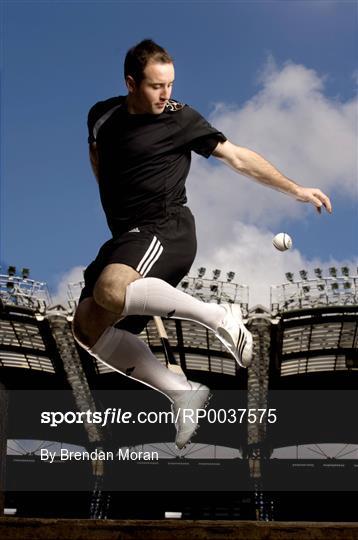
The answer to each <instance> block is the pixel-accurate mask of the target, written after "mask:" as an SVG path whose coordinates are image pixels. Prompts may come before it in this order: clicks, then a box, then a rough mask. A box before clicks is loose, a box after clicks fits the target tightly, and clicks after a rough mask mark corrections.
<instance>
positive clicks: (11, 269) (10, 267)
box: [7, 266, 16, 276]
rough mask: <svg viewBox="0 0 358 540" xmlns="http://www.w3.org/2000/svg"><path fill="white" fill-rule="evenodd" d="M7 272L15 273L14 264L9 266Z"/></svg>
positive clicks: (12, 274)
mask: <svg viewBox="0 0 358 540" xmlns="http://www.w3.org/2000/svg"><path fill="white" fill-rule="evenodd" d="M7 273H8V275H9V276H14V275H15V274H16V266H9V268H8V269H7Z"/></svg>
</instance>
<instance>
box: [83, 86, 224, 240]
mask: <svg viewBox="0 0 358 540" xmlns="http://www.w3.org/2000/svg"><path fill="white" fill-rule="evenodd" d="M88 131H89V138H88V141H89V142H90V143H91V142H94V141H96V144H97V151H98V156H99V189H100V196H101V201H102V205H103V209H104V211H105V214H106V217H107V222H108V226H109V228H110V230H111V231H112V234H113V235H117V234H120V233H121V232H124V231H127V230H129V229H131V228H133V227H135V226H137V225H140V224H144V223H151V222H154V221H156V220H158V219H161V218H163V217H164V216H165V215H166V214H167V212H168V210H170V208H172V207H173V206H176V205H182V204H185V203H186V200H187V199H186V194H185V180H186V178H187V176H188V173H189V169H190V161H191V151H192V150H193V151H194V152H196V153H198V154H200V155H202V156H205V157H209V156H210V155H211V153H212V152H213V150H214V149H215V147H216V145H217V144H218V142H219V141H221V142H224V141H226V137H225V136H224V135H223V134H222V133H221V132H220V131H217V130H216V129H215V128H214V127H212V126H211V125H210V124H209V123H208V122H207V121H206V120H205V119H204V118H203V117H202V116H201V115H200V114H199V113H198V112H197V111H195V110H194V109H192V108H191V107H189V106H188V105H183V104H181V103H179V102H177V101H175V100H169V102H168V103H167V105H166V107H165V109H164V111H163V112H162V113H161V114H158V115H156V114H130V113H129V112H128V110H127V106H126V103H125V97H124V96H119V97H114V98H110V99H108V100H106V101H101V102H99V103H96V105H94V106H93V107H92V108H91V109H90V111H89V114H88Z"/></svg>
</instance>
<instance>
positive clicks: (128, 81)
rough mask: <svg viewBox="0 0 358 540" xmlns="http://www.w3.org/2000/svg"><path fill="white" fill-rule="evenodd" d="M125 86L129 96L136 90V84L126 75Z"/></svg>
mask: <svg viewBox="0 0 358 540" xmlns="http://www.w3.org/2000/svg"><path fill="white" fill-rule="evenodd" d="M126 86H127V88H128V92H129V93H130V94H132V93H133V92H134V91H135V90H136V83H135V80H134V79H133V77H132V76H131V75H127V78H126Z"/></svg>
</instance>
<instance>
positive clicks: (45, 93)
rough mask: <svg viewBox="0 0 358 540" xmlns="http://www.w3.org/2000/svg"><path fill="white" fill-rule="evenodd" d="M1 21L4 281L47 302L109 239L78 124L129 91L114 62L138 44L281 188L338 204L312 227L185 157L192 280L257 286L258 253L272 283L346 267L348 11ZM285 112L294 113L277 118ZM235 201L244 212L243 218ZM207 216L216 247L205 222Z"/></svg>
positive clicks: (349, 232)
mask: <svg viewBox="0 0 358 540" xmlns="http://www.w3.org/2000/svg"><path fill="white" fill-rule="evenodd" d="M1 20H2V21H1V24H2V27H1V30H2V31H1V35H2V42H1V256H0V260H1V265H2V271H4V270H6V268H7V266H8V265H9V264H13V265H15V266H17V268H18V269H21V268H22V267H29V268H30V269H31V277H32V278H33V279H38V280H41V281H46V282H48V284H49V286H50V289H51V290H52V291H55V290H56V288H57V287H58V285H59V283H60V282H61V280H63V279H66V278H67V277H69V276H70V277H73V274H71V271H72V270H73V269H79V268H81V267H83V266H85V265H87V264H88V263H89V262H90V261H91V260H92V259H93V258H94V256H95V255H96V253H97V251H98V249H99V247H100V245H101V244H102V243H103V242H104V241H105V240H106V239H108V237H109V232H108V230H107V228H106V223H105V219H104V215H103V212H102V209H101V207H100V204H99V198H98V192H97V186H96V182H95V180H94V178H93V176H92V173H91V170H90V167H89V164H88V157H87V132H86V117H87V112H88V109H89V108H90V106H91V105H92V104H93V103H95V102H96V101H99V100H101V99H105V98H107V97H110V96H113V95H118V94H123V93H125V87H124V82H123V75H122V64H123V57H124V55H125V53H126V51H127V49H128V48H129V47H130V46H132V45H133V44H135V43H136V42H138V41H140V40H141V39H143V38H145V37H151V38H153V39H154V40H156V41H157V42H159V43H160V44H162V45H163V46H164V47H166V48H167V49H168V50H169V51H170V53H171V54H172V56H173V57H174V59H175V67H176V83H175V87H174V93H173V96H174V97H176V98H177V99H179V100H181V101H184V102H186V103H189V104H190V105H192V106H193V107H195V108H196V109H197V110H199V111H200V112H201V113H202V114H203V115H204V116H206V117H207V118H208V119H209V120H210V121H212V122H213V123H214V122H215V125H217V127H219V128H220V129H223V130H224V127H225V128H226V131H225V130H224V131H225V133H226V134H227V135H228V136H229V138H230V139H231V140H232V141H233V142H236V143H237V144H241V145H243V146H249V145H250V146H249V147H251V148H252V149H253V150H257V151H260V152H261V153H262V154H263V155H264V156H265V157H266V158H267V159H269V160H270V161H272V162H273V163H274V164H276V165H277V166H278V167H279V168H280V170H282V172H284V173H285V174H286V175H288V176H290V178H292V179H294V180H295V181H297V182H299V183H301V182H302V183H303V184H304V185H311V186H312V187H316V186H317V187H322V189H324V190H325V191H326V192H327V193H328V194H329V195H330V196H331V197H332V201H333V204H334V214H333V215H332V216H328V215H322V216H318V215H316V214H315V212H314V211H313V209H312V210H311V209H309V208H301V206H302V205H299V204H298V203H293V202H292V201H291V200H289V199H288V198H286V197H284V196H283V195H281V194H277V193H274V192H271V191H270V190H265V188H263V187H261V186H254V187H252V186H251V185H250V187H248V186H249V184H250V181H249V180H247V179H243V178H238V179H233V177H232V175H233V174H234V173H231V172H230V171H229V170H228V169H227V168H225V167H224V166H222V165H219V166H218V165H217V163H216V162H215V160H214V159H209V161H208V162H206V161H205V160H203V159H202V158H198V160H197V159H194V164H193V172H192V175H191V177H190V180H189V183H188V190H189V197H191V200H192V207H193V209H194V211H195V213H196V215H197V223H198V235H199V242H200V244H199V245H200V247H199V252H198V260H197V263H198V264H196V263H194V269H195V268H196V267H197V266H199V264H200V263H205V264H207V265H210V264H211V265H213V266H215V265H218V266H219V267H220V265H221V266H224V267H225V265H226V266H231V267H232V268H234V269H235V270H237V271H238V272H239V275H240V272H241V271H242V275H243V279H244V281H245V282H249V284H250V286H253V287H255V285H256V282H255V280H254V281H252V282H250V279H249V276H251V275H252V271H251V268H250V264H255V263H254V261H255V257H256V258H258V257H259V255H261V256H262V254H264V256H266V257H267V261H265V260H263V263H264V265H265V264H271V266H272V268H271V270H272V272H271V275H270V280H271V282H272V283H280V282H282V281H283V280H284V271H286V270H288V269H290V268H294V269H296V267H297V269H298V266H299V265H300V264H306V265H308V266H310V265H312V266H314V265H315V264H318V263H319V264H322V265H326V266H327V265H328V264H330V263H331V262H332V261H333V262H335V263H337V264H338V263H341V262H348V263H350V264H353V263H354V264H355V262H356V258H357V257H356V256H357V241H356V230H357V229H358V223H357V161H356V155H354V153H355V150H352V148H353V147H354V146H353V145H354V140H355V139H354V135H356V116H355V115H356V109H354V100H355V99H356V83H357V79H358V66H357V52H356V51H357V50H358V43H357V35H358V33H357V30H358V28H357V26H358V25H357V3H356V2H350V1H340V2H331V1H325V0H317V1H314V0H313V1H299V0H297V1H289V0H287V1H277V2H271V1H269V0H268V1H261V2H256V1H250V2H241V1H237V2H235V1H234V2H225V1H224V2H193V1H192V2H171V1H166V2H153V1H147V2H135V1H131V2H120V1H117V2H115V1H114V2H105V1H103V2H85V1H81V2H61V1H60V2H32V1H31V2H14V1H12V2H6V1H5V2H2V4H1ZM277 85H279V90H278V86H277ZM280 88H283V89H284V90H283V91H282V92H281V90H280ZM285 92H286V93H285ZM293 94H295V96H294V98H292V96H293ZM296 94H297V96H296ZM296 98H297V99H296ZM292 99H294V100H296V101H295V103H296V102H297V103H298V105H297V104H296V105H294V106H291V105H290V106H289V107H288V108H289V111H287V110H286V109H287V107H286V105H285V104H287V102H289V103H291V102H292ZM287 100H288V101H287ZM273 103H275V107H276V108H275V109H270V106H271V105H272V104H273ZM316 104H317V106H316ZM273 113H275V114H273ZM284 113H285V114H286V116H283V114H284ZM306 113H307V122H306V125H303V126H301V123H302V122H301V119H302V115H303V116H304V115H305V114H306ZM311 118H312V119H313V120H312V124H311V121H310V119H311ZM236 121H237V124H236V123H235V122H236ZM280 122H283V123H282V128H281V124H280ZM298 126H300V128H298ZM254 127H255V129H254ZM305 127H306V131H305ZM286 130H287V135H286ZM280 133H281V134H283V133H284V134H285V136H284V137H283V138H282V139H281V138H280ZM306 133H307V137H306ZM295 134H297V138H294V135H295ZM344 152H347V156H346V157H345V156H344ZM297 156H301V157H300V159H299V160H298V157H297ZM340 160H341V161H340ZM303 165H304V167H303ZM311 173H312V174H311ZM300 175H301V176H300ZM311 176H312V180H311V178H310V177H311ZM218 182H220V192H221V191H223V193H225V189H226V187H225V186H230V190H228V196H227V198H226V199H225V198H224V197H223V196H222V195H221V196H220V197H215V191H216V190H217V189H218V188H217V185H218ZM233 182H237V183H236V186H237V187H235V188H234V189H237V194H235V197H233V193H232V189H231V186H232V185H234V184H233ZM221 186H223V190H221ZM250 190H254V191H250ZM262 193H264V195H262ZM203 194H205V195H203ZM245 194H246V195H245ZM247 194H250V201H251V203H252V208H250V209H249V210H251V213H250V212H248V211H246V210H247V205H246V206H245V207H243V202H241V206H240V201H244V200H245V196H248V195H247ZM236 198H237V201H238V203H237V213H236V211H235V207H233V204H234V203H235V199H236ZM219 199H220V205H219ZM233 201H234V203H233ZM255 201H257V202H255ZM189 203H190V201H189ZM265 205H266V207H265ZM298 207H299V208H298ZM213 209H214V211H215V212H216V213H217V223H218V224H219V225H217V229H218V230H220V231H221V232H220V231H219V232H220V234H219V232H218V233H217V235H212V231H211V229H210V227H211V224H210V223H209V216H212V212H213ZM228 209H229V210H230V211H229V210H228ZM227 215H230V216H232V226H228V223H227V221H225V219H226V218H225V216H227ZM210 221H211V222H212V221H213V220H212V219H210ZM220 224H222V225H220ZM281 230H287V231H288V232H289V233H290V234H291V236H292V237H293V239H294V248H295V249H294V250H293V251H292V252H290V253H289V254H283V255H282V254H277V253H274V252H273V251H272V249H273V248H272V245H271V243H270V238H271V237H272V235H273V234H274V233H276V232H280V231H281ZM209 233H210V234H209ZM245 239H246V240H245ZM248 239H250V242H248ZM211 242H212V243H211ZM219 244H220V249H221V250H219V247H218V246H219ZM233 245H235V246H236V248H237V253H234V252H233V250H232V246H233ZM225 248H226V251H225ZM264 248H265V249H264ZM266 248H267V250H266ZM223 250H224V251H223ZM245 250H246V251H245ZM227 253H231V254H232V261H231V260H230V259H229V258H228V254H227ZM277 257H280V259H278V258H277ZM261 260H262V259H261ZM243 261H251V262H250V264H249V263H245V264H244V262H243ZM76 275H77V274H76ZM255 279H256V280H258V281H260V282H261V281H262V280H261V278H260V276H259V275H257V276H256V278H255Z"/></svg>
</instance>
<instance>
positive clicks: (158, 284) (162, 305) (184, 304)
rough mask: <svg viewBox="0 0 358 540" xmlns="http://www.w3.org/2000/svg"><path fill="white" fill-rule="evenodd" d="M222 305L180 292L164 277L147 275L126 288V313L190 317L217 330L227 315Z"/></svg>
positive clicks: (124, 312) (124, 313)
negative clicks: (147, 276)
mask: <svg viewBox="0 0 358 540" xmlns="http://www.w3.org/2000/svg"><path fill="white" fill-rule="evenodd" d="M225 313H226V312H225V309H224V308H223V307H222V306H220V305H219V304H211V303H210V304H209V303H206V302H201V301H200V300H197V299H196V298H193V297H192V296H190V295H189V294H186V293H184V292H182V291H178V289H175V287H172V286H171V285H169V284H168V283H166V282H165V281H163V280H162V279H158V278H143V279H137V280H136V281H133V282H132V283H130V284H129V285H128V286H127V288H126V300H125V306H124V310H123V313H122V315H123V316H124V317H125V316H127V315H159V316H161V317H174V318H176V319H189V320H192V321H196V322H198V323H200V324H204V325H205V326H208V327H209V328H212V329H213V330H216V329H217V327H218V326H219V324H220V323H221V322H222V320H223V318H224V317H225Z"/></svg>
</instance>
